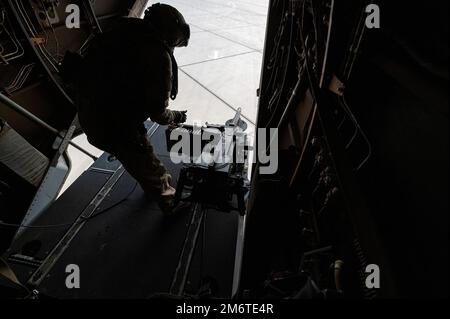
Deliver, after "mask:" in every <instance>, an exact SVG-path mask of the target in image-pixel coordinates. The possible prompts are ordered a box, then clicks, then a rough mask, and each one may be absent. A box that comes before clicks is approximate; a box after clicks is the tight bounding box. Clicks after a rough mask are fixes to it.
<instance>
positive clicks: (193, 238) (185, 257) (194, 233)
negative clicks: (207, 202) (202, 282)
mask: <svg viewBox="0 0 450 319" xmlns="http://www.w3.org/2000/svg"><path fill="white" fill-rule="evenodd" d="M204 216H205V210H204V209H203V206H202V204H201V203H195V204H194V211H193V213H192V220H191V223H190V225H189V229H188V233H187V235H186V239H185V242H184V245H183V249H182V251H181V256H180V259H179V261H178V266H177V269H176V271H175V275H174V278H173V281H172V286H171V287H170V292H169V293H170V294H171V295H177V296H183V294H184V289H185V287H186V281H187V277H188V274H189V270H190V268H191V263H192V258H193V256H194V252H195V247H196V246H197V241H198V236H199V233H200V229H201V227H202V224H203V220H204Z"/></svg>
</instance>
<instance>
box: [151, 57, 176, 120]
mask: <svg viewBox="0 0 450 319" xmlns="http://www.w3.org/2000/svg"><path fill="white" fill-rule="evenodd" d="M152 55H153V56H147V57H146V59H147V62H146V63H145V69H146V70H145V78H146V82H147V83H146V84H145V96H146V98H145V99H146V101H145V103H146V105H145V108H146V109H147V110H148V114H149V116H150V119H151V120H152V121H153V122H156V123H158V124H161V125H168V124H170V123H172V122H173V121H174V119H175V115H174V112H173V111H171V110H169V109H168V107H169V101H170V92H171V90H172V61H171V59H170V56H169V54H168V53H167V52H163V54H161V53H159V54H152Z"/></svg>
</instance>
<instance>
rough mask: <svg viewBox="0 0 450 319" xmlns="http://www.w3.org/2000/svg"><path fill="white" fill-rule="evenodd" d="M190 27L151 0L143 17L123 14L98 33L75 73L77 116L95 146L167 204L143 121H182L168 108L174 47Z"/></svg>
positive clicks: (174, 88) (166, 188)
mask: <svg viewBox="0 0 450 319" xmlns="http://www.w3.org/2000/svg"><path fill="white" fill-rule="evenodd" d="M189 38H190V28H189V25H187V24H186V22H185V20H184V18H183V16H182V15H181V13H180V12H178V10H176V9H175V8H173V7H171V6H168V5H163V4H155V5H153V6H152V7H150V8H149V9H148V10H147V11H146V13H145V18H144V19H143V20H142V19H134V18H124V19H122V20H121V21H120V22H119V23H118V24H117V26H115V27H114V28H113V29H112V30H111V31H109V32H106V33H104V34H102V35H99V36H98V37H97V38H96V39H95V40H93V43H92V45H91V47H90V48H89V51H88V54H87V55H86V57H85V58H84V60H83V63H82V67H81V70H80V72H79V77H78V79H79V83H78V87H79V100H78V103H77V104H78V107H79V120H80V124H81V127H82V128H83V130H84V132H85V133H86V135H87V137H88V140H89V142H90V143H92V144H93V145H94V146H96V147H98V148H100V149H102V150H104V151H106V152H108V153H110V154H112V155H114V156H115V157H117V159H118V160H119V161H120V162H121V163H122V164H123V166H124V167H125V169H126V170H127V171H128V172H129V173H130V174H131V175H132V176H133V177H134V178H135V179H136V180H137V181H138V182H139V184H140V185H141V186H142V188H143V190H144V191H145V193H146V194H149V195H151V196H153V197H154V196H155V195H156V197H157V199H158V201H159V203H160V206H161V208H162V209H163V210H170V209H171V199H173V195H174V194H175V189H174V188H173V187H171V186H170V180H171V176H170V174H169V173H168V172H167V170H166V169H165V167H164V165H163V164H162V163H161V161H160V160H159V159H158V158H157V156H156V155H155V154H154V152H153V148H152V146H151V145H150V142H149V140H148V136H147V131H146V129H145V126H144V124H143V123H144V122H145V121H146V120H147V119H148V118H150V119H151V120H152V121H154V122H157V123H159V124H161V125H167V124H171V123H174V124H180V123H184V122H186V112H178V111H170V110H168V109H167V107H168V106H169V99H170V98H171V99H175V98H176V96H177V93H178V73H177V72H178V67H177V64H176V61H175V58H174V56H173V51H174V48H175V47H183V46H187V45H188V42H189Z"/></svg>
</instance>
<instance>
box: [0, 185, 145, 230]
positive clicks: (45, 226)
mask: <svg viewBox="0 0 450 319" xmlns="http://www.w3.org/2000/svg"><path fill="white" fill-rule="evenodd" d="M137 186H138V183H137V182H136V183H135V185H134V186H133V188H132V190H131V191H130V192H129V193H128V194H127V196H125V197H124V198H123V199H121V200H120V201H118V202H117V203H115V204H114V205H112V206H110V207H108V208H106V209H103V210H102V211H100V212H98V213H97V214H95V215H92V216H91V217H88V218H82V220H81V221H79V222H76V221H75V222H73V223H67V224H53V225H38V226H27V225H23V224H22V225H21V224H10V223H5V222H3V221H0V227H11V228H19V229H20V228H25V229H54V228H64V227H70V226H73V225H76V224H81V223H84V222H87V221H90V220H93V219H95V218H97V217H99V216H101V215H103V214H105V213H107V212H109V211H110V210H112V209H114V208H116V207H117V206H119V205H120V204H122V203H124V202H125V201H127V200H128V199H129V198H130V196H131V195H132V194H133V193H134V192H135V190H136V188H137Z"/></svg>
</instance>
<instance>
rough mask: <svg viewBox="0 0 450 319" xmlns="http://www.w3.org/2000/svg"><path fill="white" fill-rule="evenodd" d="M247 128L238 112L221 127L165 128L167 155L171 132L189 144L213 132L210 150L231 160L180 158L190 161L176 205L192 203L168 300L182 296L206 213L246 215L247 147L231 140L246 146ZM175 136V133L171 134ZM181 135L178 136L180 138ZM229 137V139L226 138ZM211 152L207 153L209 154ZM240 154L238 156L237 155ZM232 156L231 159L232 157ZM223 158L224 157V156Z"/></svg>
mask: <svg viewBox="0 0 450 319" xmlns="http://www.w3.org/2000/svg"><path fill="white" fill-rule="evenodd" d="M246 128H247V124H246V123H245V122H244V121H243V120H242V119H241V110H240V109H239V110H238V111H237V113H236V116H235V117H234V118H233V119H231V120H229V121H227V122H226V123H225V125H209V124H206V125H205V126H203V127H196V126H187V125H185V126H182V127H178V128H169V129H168V130H167V131H166V136H167V146H168V150H169V152H170V151H172V149H173V147H174V145H175V144H176V143H177V141H173V140H172V139H171V138H170V136H173V134H172V133H173V132H174V130H184V131H183V132H179V133H183V134H184V136H189V137H190V141H191V142H193V141H195V140H196V139H197V140H198V137H199V135H201V136H203V134H204V133H205V132H208V131H209V132H208V133H211V130H214V131H215V132H216V133H217V134H219V136H220V138H219V139H218V140H217V141H218V142H217V143H216V144H215V145H213V146H214V147H213V149H214V150H216V151H217V150H220V151H219V153H221V154H222V155H228V158H231V159H233V160H232V161H230V162H227V163H217V162H215V161H213V162H210V163H202V162H199V161H196V160H195V159H194V157H195V156H194V155H193V154H192V153H191V152H189V154H184V156H185V157H188V158H190V160H191V161H190V163H188V164H185V165H184V166H183V168H182V169H181V172H180V177H179V179H178V185H177V193H176V194H177V195H176V202H180V201H182V202H190V203H192V207H193V208H192V219H191V223H190V225H189V228H188V231H187V235H186V238H185V242H184V245H183V248H182V251H181V255H180V259H179V263H178V267H177V269H176V272H175V275H174V277H173V281H172V285H171V288H170V292H169V296H173V297H175V296H185V286H186V281H187V277H188V273H189V270H190V266H191V262H192V259H193V255H194V252H195V248H196V247H197V241H198V238H199V233H200V230H201V229H202V228H203V227H205V219H206V218H205V215H206V214H207V213H208V210H209V209H215V210H217V211H222V212H225V213H230V212H231V211H238V212H239V214H240V215H241V216H244V215H245V214H246V204H245V202H246V200H245V197H246V195H247V194H248V191H249V188H248V185H249V182H248V179H247V168H248V156H247V155H248V151H249V149H248V147H246V145H244V147H243V148H242V145H240V146H241V147H239V145H238V142H236V141H235V140H234V137H235V136H236V135H238V136H239V137H238V138H239V139H240V141H241V142H243V143H246V135H245V134H244V133H243V132H244V131H245V130H246ZM175 133H176V132H175ZM183 134H181V135H183ZM230 135H232V136H230ZM231 137H233V141H234V143H229V142H228V143H227V142H226V140H227V138H228V139H230V138H231ZM208 143H211V140H206V141H205V140H202V143H201V144H202V149H204V147H206V146H207V144H208ZM213 149H211V148H210V149H209V151H210V152H211V151H212V150H213ZM242 151H243V152H244V154H239V152H242ZM236 153H238V154H237V155H238V156H237V157H239V156H240V155H244V156H243V159H244V162H243V163H238V162H237V161H235V159H236V156H234V155H236ZM233 154H234V155H233ZM225 157H226V156H225Z"/></svg>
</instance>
